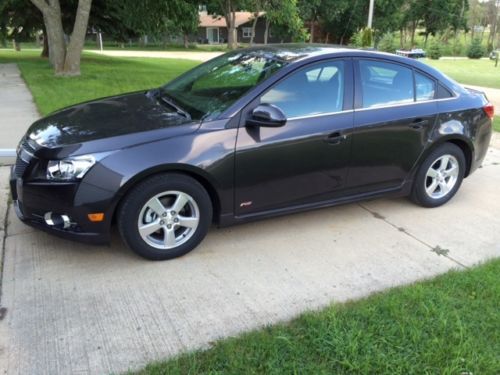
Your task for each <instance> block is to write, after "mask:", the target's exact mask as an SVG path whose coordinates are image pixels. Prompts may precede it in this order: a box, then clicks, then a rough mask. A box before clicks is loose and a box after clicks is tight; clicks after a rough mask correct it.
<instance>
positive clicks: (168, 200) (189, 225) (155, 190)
mask: <svg viewBox="0 0 500 375" xmlns="http://www.w3.org/2000/svg"><path fill="white" fill-rule="evenodd" d="M117 221H118V228H119V231H120V234H121V236H122V238H123V240H124V241H125V243H126V244H127V245H128V246H129V247H130V248H131V249H132V250H133V251H135V252H136V253H137V254H139V255H140V256H142V257H144V258H146V259H151V260H165V259H172V258H176V257H179V256H181V255H184V254H186V253H188V252H189V251H191V250H193V249H194V248H195V247H196V246H197V245H198V244H199V243H200V242H201V241H202V240H203V238H204V237H205V235H206V233H207V231H208V228H209V226H210V223H211V221H212V203H211V200H210V196H209V195H208V193H207V192H206V190H205V189H204V188H203V186H202V185H201V184H200V183H199V182H198V181H196V180H194V179H193V178H191V177H188V176H185V175H181V174H174V173H172V174H161V175H156V176H153V177H151V178H149V179H147V180H145V181H143V182H141V183H140V184H139V185H137V186H135V187H134V188H133V189H132V191H130V193H128V194H127V196H126V197H125V199H124V201H123V203H122V204H121V206H120V209H119V212H118V218H117Z"/></svg>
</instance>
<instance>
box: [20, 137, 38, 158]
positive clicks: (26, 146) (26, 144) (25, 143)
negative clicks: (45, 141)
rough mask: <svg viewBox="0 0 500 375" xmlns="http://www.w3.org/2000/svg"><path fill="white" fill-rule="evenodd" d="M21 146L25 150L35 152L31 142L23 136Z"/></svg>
mask: <svg viewBox="0 0 500 375" xmlns="http://www.w3.org/2000/svg"><path fill="white" fill-rule="evenodd" d="M21 148H23V149H24V150H25V151H27V152H28V153H30V154H33V153H34V152H35V147H33V145H32V143H31V142H29V139H28V138H24V139H23V140H22V142H21Z"/></svg>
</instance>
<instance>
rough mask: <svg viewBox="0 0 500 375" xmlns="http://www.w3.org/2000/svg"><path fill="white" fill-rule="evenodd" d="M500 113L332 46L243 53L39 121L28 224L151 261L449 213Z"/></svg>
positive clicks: (29, 175) (471, 95)
mask: <svg viewBox="0 0 500 375" xmlns="http://www.w3.org/2000/svg"><path fill="white" fill-rule="evenodd" d="M492 117H493V106H492V105H491V104H490V103H489V102H488V101H487V99H486V97H485V96H484V95H483V94H482V93H480V92H477V91H473V90H469V89H465V88H464V87H462V86H460V85H459V84H457V83H455V82H454V81H452V80H451V79H449V78H448V77H446V76H445V75H443V74H441V73H440V72H439V71H437V70H435V69H433V68H431V67H429V66H427V65H425V64H423V63H421V62H418V61H415V60H411V59H407V58H404V57H398V56H395V55H389V54H383V53H377V52H373V51H361V50H351V49H343V48H333V47H328V46H318V45H305V44H304V45H279V46H266V47H257V48H250V49H242V50H237V51H234V52H230V53H227V54H225V55H222V56H220V57H217V58H215V59H213V60H211V61H208V62H207V63H204V64H202V65H199V66H198V67H196V68H194V69H193V70H191V71H189V72H187V73H185V74H183V75H181V76H180V77H178V78H177V79H175V80H173V81H172V82H170V83H168V84H166V85H165V86H162V87H160V88H154V89H151V90H147V91H140V92H135V93H129V94H125V95H119V96H113V97H108V98H103V99H99V100H94V101H90V102H86V103H82V104H78V105H75V106H72V107H69V108H65V109H62V110H60V111H58V112H55V113H53V114H51V115H49V116H48V117H45V118H43V119H41V120H38V121H37V122H35V123H34V124H33V125H32V126H31V127H30V129H29V130H28V132H27V134H26V136H25V137H24V138H23V139H22V140H21V142H20V144H19V147H18V150H17V161H16V165H15V166H13V168H12V173H11V181H10V182H11V190H12V198H13V201H14V206H15V209H16V212H17V215H18V216H19V218H20V219H21V220H22V221H24V222H25V223H26V224H29V225H32V226H35V227H37V228H40V229H42V230H45V231H48V232H51V233H54V234H57V235H60V236H62V237H65V238H69V239H76V240H81V241H86V242H91V243H106V242H108V241H109V239H110V229H111V227H112V225H113V224H116V225H117V226H118V229H119V232H120V233H121V236H122V238H123V240H124V242H125V243H126V244H127V245H128V246H129V247H130V248H131V249H133V250H134V251H135V252H136V253H138V254H139V255H141V256H143V257H145V258H148V259H156V260H158V259H169V258H174V257H177V256H180V255H183V254H186V253H187V252H189V251H190V250H192V249H194V248H195V247H196V246H197V245H198V244H199V243H200V242H201V241H202V239H203V238H204V237H205V235H206V233H207V231H208V229H209V227H210V225H211V223H215V224H216V225H218V226H226V225H231V224H235V223H240V222H245V221H248V220H253V219H257V218H263V217H269V216H274V215H281V214H286V213H290V212H296V211H301V210H306V209H311V208H317V207H325V206H332V205H336V204H340V203H346V202H353V201H357V200H360V199H366V198H373V197H379V196H388V195H390V196H404V195H408V196H410V197H411V199H412V200H413V201H414V202H416V203H417V204H420V205H422V206H425V207H436V206H440V205H442V204H444V203H446V202H447V201H448V200H449V199H451V198H452V197H453V196H454V195H455V193H456V192H457V190H458V189H459V187H460V184H461V182H462V179H463V178H464V177H467V176H469V175H470V174H471V173H472V172H473V171H474V170H475V169H476V168H478V166H479V165H480V164H481V162H482V160H483V158H484V156H485V154H486V150H487V148H488V144H489V141H490V137H491V128H492V125H491V119H492Z"/></svg>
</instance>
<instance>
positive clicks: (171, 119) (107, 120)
mask: <svg viewBox="0 0 500 375" xmlns="http://www.w3.org/2000/svg"><path fill="white" fill-rule="evenodd" d="M198 127H199V123H193V122H192V121H191V120H187V119H186V118H185V117H183V116H181V115H179V114H178V113H177V112H176V111H175V110H174V109H173V108H170V107H169V106H165V105H162V104H160V102H159V101H158V100H157V97H156V96H155V95H150V94H147V93H146V92H144V91H142V92H136V93H130V94H124V95H119V96H112V97H108V98H103V99H98V100H93V101H89V102H85V103H81V104H77V105H74V106H71V107H67V108H64V109H62V110H60V111H57V112H55V113H53V114H51V115H49V116H47V117H45V118H42V119H40V120H38V121H36V122H35V123H34V124H33V125H32V126H31V127H30V128H29V130H28V133H27V137H28V138H29V139H31V140H34V141H35V142H36V143H37V144H38V145H39V146H41V149H43V150H41V152H45V153H50V154H51V155H54V154H55V153H57V154H58V155H59V157H61V156H66V155H67V154H76V153H78V154H82V153H89V152H99V151H110V150H116V149H119V148H124V147H130V146H133V145H136V144H141V143H145V142H150V141H153V140H160V139H164V138H170V137H172V136H178V135H182V134H186V133H190V132H193V131H195V130H196V129H197V128H198ZM131 134H134V135H133V136H131Z"/></svg>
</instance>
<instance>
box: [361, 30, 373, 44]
mask: <svg viewBox="0 0 500 375" xmlns="http://www.w3.org/2000/svg"><path fill="white" fill-rule="evenodd" d="M372 39H373V32H372V29H369V28H366V29H363V30H361V47H371V45H372Z"/></svg>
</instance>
